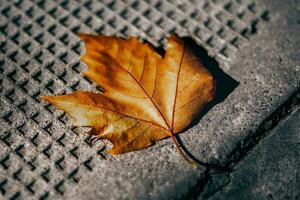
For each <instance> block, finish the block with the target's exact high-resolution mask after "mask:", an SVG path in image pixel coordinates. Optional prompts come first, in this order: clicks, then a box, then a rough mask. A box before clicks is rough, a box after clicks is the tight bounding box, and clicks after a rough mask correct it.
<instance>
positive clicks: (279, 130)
mask: <svg viewBox="0 0 300 200" xmlns="http://www.w3.org/2000/svg"><path fill="white" fill-rule="evenodd" d="M299 121H300V109H299V108H298V109H297V110H296V111H294V113H293V114H292V115H291V116H290V117H288V118H287V119H285V120H284V121H282V122H281V123H280V124H279V125H278V126H277V127H276V128H275V129H274V130H272V131H271V132H270V133H269V136H268V137H267V138H265V139H264V140H263V141H262V142H260V143H259V144H258V145H257V146H256V147H255V149H253V150H252V152H251V153H250V154H249V155H248V156H247V157H246V158H245V159H244V160H243V161H242V162H240V164H239V165H237V166H236V167H235V169H234V171H233V172H232V173H230V174H223V175H217V176H214V177H213V179H212V181H211V183H210V184H208V185H207V186H206V187H205V189H204V190H203V193H202V194H201V197H199V199H258V200H259V199H299V198H300V191H299V187H300V174H299V169H300V154H299V152H300V146H299V142H300V123H299ZM213 187H214V188H215V189H214V190H215V191H214V192H213V193H212V191H213V190H212V189H213Z"/></svg>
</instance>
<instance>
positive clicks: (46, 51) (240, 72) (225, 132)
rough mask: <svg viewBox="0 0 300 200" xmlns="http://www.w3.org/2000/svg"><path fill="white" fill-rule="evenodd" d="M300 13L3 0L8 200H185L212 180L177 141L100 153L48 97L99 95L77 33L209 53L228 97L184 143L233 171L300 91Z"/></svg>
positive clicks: (0, 178)
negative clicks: (188, 44) (266, 123)
mask: <svg viewBox="0 0 300 200" xmlns="http://www.w3.org/2000/svg"><path fill="white" fill-rule="evenodd" d="M298 12H299V5H297V2H294V1H290V3H286V2H280V1H276V2H272V4H271V3H269V2H268V1H265V2H264V3H256V1H253V0H243V1H233V0H226V1H213V2H210V1H193V0H191V1H176V2H171V1H158V0H153V1H137V0H131V1H128V2H127V1H115V0H107V1H103V2H99V1H90V0H86V1H71V0H62V1H54V0H50V1H44V0H39V1H29V0H26V1H25V0H23V1H4V0H1V2H0V13H1V14H0V31H1V35H0V39H1V40H0V41H1V44H0V83H1V84H0V91H1V98H0V107H1V120H0V127H1V129H0V130H1V140H0V148H1V151H0V163H1V166H0V191H1V195H2V197H3V198H6V199H9V198H12V199H17V198H40V199H47V198H49V199H59V198H61V199H62V198H65V199H74V198H85V199H99V198H100V199H101V198H103V199H175V198H178V199H180V198H188V197H190V196H192V195H193V194H191V191H197V188H198V187H199V186H201V185H202V181H201V180H205V179H206V178H205V174H206V173H205V171H206V166H205V165H204V166H203V167H201V168H200V169H198V170H194V169H191V168H190V167H189V166H188V165H187V164H186V163H185V162H184V161H183V160H182V158H181V157H180V156H179V155H178V153H177V151H176V149H175V148H174V145H173V144H172V142H171V140H163V141H161V142H158V144H157V145H155V146H153V147H151V148H148V149H146V150H142V151H139V152H134V153H128V154H125V155H122V156H117V157H109V156H105V155H104V153H103V151H102V150H103V147H104V146H108V147H109V144H108V143H106V142H98V143H96V144H94V145H93V144H91V143H90V138H89V137H87V136H86V135H84V134H81V133H82V132H84V131H85V130H81V129H78V128H74V127H72V125H71V122H70V119H69V118H68V117H67V116H66V115H65V114H64V113H62V112H61V111H58V110H56V109H54V108H53V107H51V106H50V105H49V104H46V103H45V102H41V101H40V100H39V99H38V97H39V96H40V95H50V94H62V93H70V92H73V91H74V90H79V89H82V90H83V89H84V90H89V91H97V87H95V85H93V84H92V83H91V82H89V81H88V80H86V79H85V78H84V77H83V76H82V75H81V71H82V70H84V68H85V66H84V65H83V64H82V63H80V62H79V56H80V54H82V52H83V48H82V43H80V41H79V38H78V37H77V36H76V34H75V33H76V32H89V33H102V34H107V35H119V36H132V35H136V36H138V37H140V38H141V39H147V40H149V41H150V42H151V43H153V45H155V46H159V45H160V44H163V43H164V42H165V40H164V38H165V37H166V36H167V35H168V34H169V33H170V32H173V31H175V32H176V33H177V34H178V35H180V36H189V37H191V38H192V39H193V40H194V41H195V42H196V43H197V44H198V45H201V46H202V47H203V48H204V49H206V50H207V51H208V54H209V56H210V57H212V58H213V59H214V60H213V59H212V58H210V59H207V62H208V63H213V65H212V66H209V67H210V70H212V71H213V73H214V74H215V76H216V77H218V81H219V86H218V94H217V97H218V98H217V99H216V100H215V102H213V103H212V104H211V105H210V106H208V107H207V108H206V110H205V111H204V112H203V113H202V114H201V115H200V117H199V118H198V120H196V121H195V123H194V124H193V126H191V127H190V128H189V129H188V130H187V131H185V132H184V133H183V134H181V135H180V138H181V141H182V143H183V144H184V146H185V147H186V149H187V151H189V152H190V153H191V154H192V155H193V156H194V157H195V158H196V159H198V160H200V161H202V162H206V163H211V164H216V165H226V164H230V163H231V162H234V160H235V158H236V157H237V156H236V154H238V153H239V149H240V148H243V147H244V145H245V144H247V142H248V141H249V140H251V138H253V137H255V136H254V135H252V134H253V132H254V130H256V128H257V127H258V125H259V124H260V123H261V122H262V120H264V119H265V118H266V117H267V116H269V115H270V113H272V112H273V111H274V110H275V109H276V108H277V107H278V106H279V105H280V104H282V103H283V102H284V101H285V100H286V99H287V98H288V96H289V95H291V94H292V93H293V92H294V91H295V90H296V89H297V88H299V86H300V76H299V75H300V68H299V66H300V62H299V58H298V55H299V21H297V16H298ZM287 32H288V34H286V33H287ZM197 49H198V47H197V48H196V50H197ZM202 50H203V49H202ZM202 50H201V51H202ZM201 56H203V53H201ZM225 73H226V74H227V75H225ZM224 81H225V82H224ZM237 82H239V84H237ZM227 83H230V84H229V85H228V84H227ZM224 88H226V93H225V94H224ZM222 90H223V92H222ZM203 182H204V183H205V181H203Z"/></svg>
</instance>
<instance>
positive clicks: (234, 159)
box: [185, 88, 300, 199]
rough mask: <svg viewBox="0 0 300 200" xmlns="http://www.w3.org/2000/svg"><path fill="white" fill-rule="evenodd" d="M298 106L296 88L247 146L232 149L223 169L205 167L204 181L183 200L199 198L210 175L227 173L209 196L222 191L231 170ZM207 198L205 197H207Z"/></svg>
mask: <svg viewBox="0 0 300 200" xmlns="http://www.w3.org/2000/svg"><path fill="white" fill-rule="evenodd" d="M299 106H300V88H298V89H297V90H296V91H295V92H294V93H293V94H292V95H291V96H290V97H289V98H288V99H287V100H286V101H285V102H284V103H283V104H282V105H281V106H279V107H278V108H277V109H276V110H275V111H274V112H273V113H272V114H271V115H269V116H268V117H267V118H266V119H265V120H263V122H262V123H261V124H260V125H259V126H258V128H257V129H256V131H255V132H254V134H251V136H252V137H251V138H249V139H246V141H247V140H248V141H247V145H246V146H245V147H244V148H243V149H234V150H233V151H232V152H233V153H232V154H231V155H230V156H229V162H228V163H227V165H225V166H224V167H222V166H220V169H222V168H223V170H220V169H219V168H218V169H217V168H215V167H211V166H207V170H206V171H205V174H204V179H201V180H200V181H199V183H198V184H197V185H196V186H195V187H194V189H192V190H191V191H190V192H189V193H188V194H187V195H186V198H185V199H197V198H198V197H199V196H201V194H202V192H203V190H204V187H205V186H206V185H207V183H208V182H209V181H210V180H212V176H211V174H213V173H216V172H215V171H217V173H219V172H220V173H224V172H229V180H228V181H226V183H225V184H223V185H221V186H220V187H219V188H217V189H216V190H215V191H214V192H213V193H211V194H210V195H209V196H213V195H214V194H216V193H217V192H219V191H222V190H223V188H226V187H227V185H229V183H230V182H231V177H230V174H231V173H232V171H233V169H234V168H235V167H236V166H237V165H238V164H239V163H240V162H241V161H242V160H243V159H244V158H245V157H246V156H247V155H248V154H249V153H251V151H252V150H253V148H254V147H255V146H256V145H257V144H258V143H259V142H261V141H262V140H263V139H264V138H265V137H266V136H268V133H269V132H270V131H271V130H272V129H274V128H275V127H276V126H277V125H278V124H279V122H280V121H282V120H284V119H285V118H287V117H288V116H290V114H291V113H292V112H293V111H294V110H296V109H297V108H298V107H299ZM209 196H207V197H209Z"/></svg>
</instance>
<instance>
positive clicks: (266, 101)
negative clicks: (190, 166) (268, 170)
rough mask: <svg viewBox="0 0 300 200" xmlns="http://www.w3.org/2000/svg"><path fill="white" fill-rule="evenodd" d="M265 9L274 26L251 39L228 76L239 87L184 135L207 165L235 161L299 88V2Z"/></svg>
mask: <svg viewBox="0 0 300 200" xmlns="http://www.w3.org/2000/svg"><path fill="white" fill-rule="evenodd" d="M265 5H266V7H267V8H268V10H269V11H270V12H271V13H272V14H271V15H270V16H271V19H270V20H271V21H270V23H269V24H267V25H266V26H265V27H264V28H263V29H261V31H260V33H259V34H257V35H255V36H253V37H251V38H250V41H249V43H248V45H246V46H244V47H243V50H242V51H240V53H239V54H237V59H236V60H235V62H234V64H232V65H231V67H230V69H228V70H225V71H226V72H227V73H228V74H229V75H230V76H231V77H233V78H234V79H235V80H237V81H238V82H239V83H240V84H239V86H238V87H237V88H236V89H235V90H234V91H233V92H232V93H231V94H230V95H229V96H228V98H226V99H225V100H224V101H223V102H222V103H220V104H217V105H216V106H214V107H213V108H212V109H211V110H210V111H209V112H208V113H207V115H205V116H204V117H203V118H202V119H201V121H200V123H198V124H197V125H195V126H194V127H193V128H191V129H189V130H188V131H187V132H188V134H182V137H181V138H182V140H183V141H184V143H185V144H187V146H188V148H189V150H190V151H191V152H192V153H194V154H195V155H196V157H197V158H199V159H202V160H203V161H205V162H208V163H215V164H219V165H225V164H228V163H230V162H232V161H234V158H235V157H237V155H236V154H238V153H239V152H238V151H236V149H243V148H244V147H245V146H247V143H248V142H249V140H251V138H254V137H255V136H254V135H253V134H254V133H255V130H256V129H257V127H258V126H259V124H260V123H261V122H262V121H263V120H264V119H265V118H267V117H268V116H269V115H270V113H272V112H273V111H274V110H276V108H277V107H278V106H279V105H280V104H282V103H283V102H284V101H285V100H286V99H287V97H288V96H290V95H291V94H292V93H293V92H294V91H295V90H296V89H297V88H299V86H300V57H299V49H300V48H299V46H300V37H299V35H300V34H299V33H300V25H299V21H298V18H299V17H298V16H299V1H289V2H288V3H287V1H272V2H270V1H265ZM221 84H222V83H221ZM194 138H198V139H197V140H193V139H194ZM189 141H193V142H192V143H191V142H189Z"/></svg>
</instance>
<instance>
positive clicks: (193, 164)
mask: <svg viewBox="0 0 300 200" xmlns="http://www.w3.org/2000/svg"><path fill="white" fill-rule="evenodd" d="M170 133H171V138H172V140H173V142H174V143H175V145H176V148H177V150H178V151H179V154H180V155H181V156H182V157H183V159H184V160H185V161H187V162H188V163H189V164H191V165H192V166H193V168H198V166H199V164H198V163H196V162H195V161H193V160H191V159H189V158H188V157H187V156H186V154H185V153H184V152H183V150H182V148H181V147H180V145H179V144H178V142H177V140H176V138H175V136H174V133H173V131H170Z"/></svg>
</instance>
